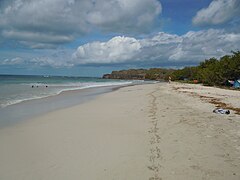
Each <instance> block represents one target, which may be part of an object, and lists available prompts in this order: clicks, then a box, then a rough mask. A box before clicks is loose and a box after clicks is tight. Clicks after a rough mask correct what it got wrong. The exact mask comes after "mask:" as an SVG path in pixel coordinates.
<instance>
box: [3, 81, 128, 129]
mask: <svg viewBox="0 0 240 180" xmlns="http://www.w3.org/2000/svg"><path fill="white" fill-rule="evenodd" d="M126 86H131V85H115V86H102V87H90V88H83V89H75V90H67V91H62V92H60V93H59V94H56V95H50V96H47V97H41V98H36V99H29V100H24V101H22V102H18V103H16V104H11V105H9V106H6V107H3V108H0V114H1V116H2V117H1V120H0V128H4V127H5V126H11V125H14V124H15V123H21V121H29V120H31V119H33V118H35V117H38V116H42V115H44V114H46V113H50V112H53V111H56V110H61V109H65V108H70V107H73V106H76V105H79V104H82V103H85V102H87V101H89V100H92V99H94V98H96V97H97V96H99V95H101V94H105V93H108V92H112V91H115V90H117V89H118V88H121V87H126ZM66 100H67V101H66ZM29 110H31V111H29ZM12 112H14V113H12Z"/></svg>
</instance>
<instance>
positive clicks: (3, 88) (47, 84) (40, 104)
mask: <svg viewBox="0 0 240 180" xmlns="http://www.w3.org/2000/svg"><path fill="white" fill-rule="evenodd" d="M142 83H144V81H138V80H135V81H134V80H131V81H128V80H110V79H102V78H93V77H69V76H30V75H0V128H1V127H2V126H4V125H5V124H10V123H15V122H19V121H21V120H23V119H28V118H32V117H35V116H37V115H41V114H43V113H48V112H50V111H53V110H56V109H61V108H66V107H69V106H73V105H77V104H80V103H82V102H84V101H87V100H89V99H91V98H94V97H96V96H97V95H99V94H102V93H106V92H110V91H113V89H114V88H118V87H122V86H128V85H134V84H142Z"/></svg>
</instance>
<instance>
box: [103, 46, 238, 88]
mask: <svg viewBox="0 0 240 180" xmlns="http://www.w3.org/2000/svg"><path fill="white" fill-rule="evenodd" d="M169 76H171V78H172V80H175V81H180V80H184V81H186V82H194V81H195V83H196V82H199V83H203V84H204V85H210V86H213V85H217V86H222V85H223V86H225V85H227V84H226V83H227V80H237V79H240V51H237V52H232V55H226V56H223V57H221V58H220V59H216V58H210V59H206V60H205V61H204V62H201V63H200V64H199V65H198V66H195V67H185V68H183V69H179V70H173V69H163V68H151V69H129V70H121V71H113V72H112V73H111V74H105V75H104V76H103V78H109V79H149V80H168V77H169Z"/></svg>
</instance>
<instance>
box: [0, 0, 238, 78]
mask: <svg viewBox="0 0 240 180" xmlns="http://www.w3.org/2000/svg"><path fill="white" fill-rule="evenodd" d="M238 50H240V0H41V1H39V0H0V74H26V75H66V76H94V77H101V76H102V75H103V74H104V73H110V72H111V71H112V70H120V69H129V68H151V67H161V68H182V67H184V66H194V65H198V64H199V62H201V61H204V60H205V59H208V58H211V57H216V58H220V57H222V56H224V55H227V54H231V51H238Z"/></svg>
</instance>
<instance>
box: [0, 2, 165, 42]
mask: <svg viewBox="0 0 240 180" xmlns="http://www.w3.org/2000/svg"><path fill="white" fill-rule="evenodd" d="M161 10H162V7H161V4H160V2H159V1H157V0H131V1H128V0H97V1H96V0H41V1H39V0H8V1H7V0H3V1H2V2H1V4H0V33H1V36H2V37H4V38H7V39H9V38H10V39H14V40H17V41H21V42H33V43H36V44H37V43H41V44H43V43H46V44H61V43H67V42H70V41H72V40H73V39H74V38H75V37H77V36H79V35H82V34H85V33H88V32H89V31H91V30H92V29H96V28H97V29H100V30H102V31H109V32H117V33H119V32H123V33H124V32H136V31H145V30H146V29H147V28H149V27H150V25H151V24H152V23H153V22H154V20H155V19H156V18H157V16H158V15H159V14H160V13H161Z"/></svg>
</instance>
